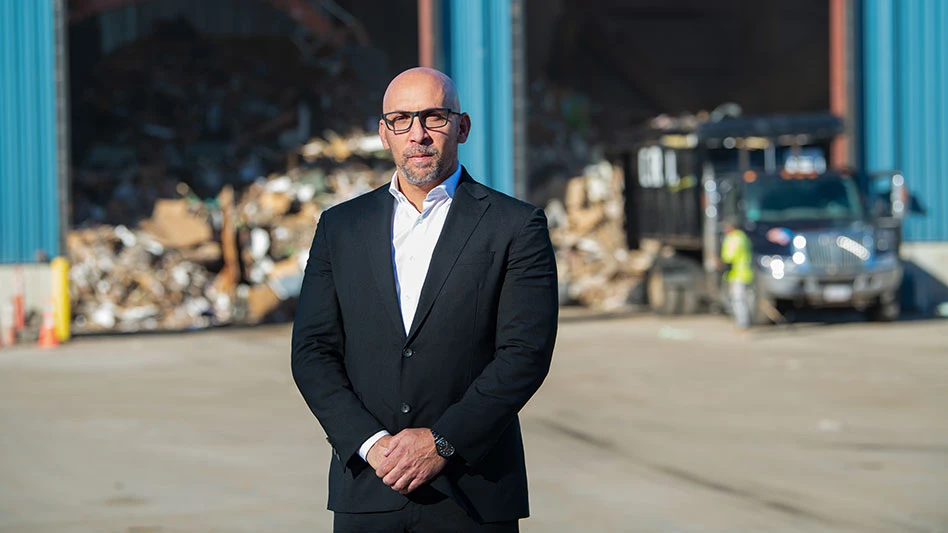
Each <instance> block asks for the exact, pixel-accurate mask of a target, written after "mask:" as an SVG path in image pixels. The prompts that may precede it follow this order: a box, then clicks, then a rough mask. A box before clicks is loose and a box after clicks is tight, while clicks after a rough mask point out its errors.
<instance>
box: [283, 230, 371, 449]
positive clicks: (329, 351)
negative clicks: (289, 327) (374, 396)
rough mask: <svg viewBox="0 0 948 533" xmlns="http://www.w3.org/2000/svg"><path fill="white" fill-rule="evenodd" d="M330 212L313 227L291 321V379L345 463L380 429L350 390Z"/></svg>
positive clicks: (350, 384)
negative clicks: (334, 270) (307, 256)
mask: <svg viewBox="0 0 948 533" xmlns="http://www.w3.org/2000/svg"><path fill="white" fill-rule="evenodd" d="M327 215H329V212H326V213H323V215H322V216H321V217H320V221H319V224H318V225H317V227H316V235H315V236H314V237H313V246H312V248H310V253H309V261H308V262H307V264H306V271H305V273H304V275H303V286H302V288H301V290H300V297H299V305H298V306H297V309H296V317H295V320H294V322H293V342H292V345H293V347H292V357H291V359H292V361H291V366H292V370H293V379H294V380H295V381H296V386H297V387H299V390H300V393H301V394H302V395H303V399H304V400H306V404H307V405H308V406H309V408H310V410H312V412H313V414H314V415H316V418H317V420H319V423H320V425H322V427H323V429H324V430H325V431H326V435H327V436H328V437H329V443H330V444H331V445H332V447H333V449H334V450H335V452H336V453H337V454H338V455H339V459H340V460H341V461H342V463H343V465H346V464H348V462H349V461H350V460H351V459H353V457H354V456H355V457H357V455H356V454H357V453H358V450H359V446H361V445H362V443H363V442H365V440H366V439H368V438H369V437H371V436H372V435H374V434H375V433H377V432H379V431H381V430H382V429H384V427H383V426H382V424H381V423H379V422H378V421H377V420H376V419H375V417H373V416H372V414H371V413H369V412H368V410H366V408H365V406H364V405H363V404H362V401H361V400H359V398H358V396H356V394H355V392H353V390H352V383H351V382H350V381H349V377H348V375H347V373H346V368H345V364H344V362H343V351H344V349H345V335H344V332H343V324H342V317H341V316H340V311H339V300H338V296H337V294H336V289H335V285H334V282H333V265H332V258H331V255H332V253H331V249H330V246H329V242H328V241H329V239H328V234H329V232H330V229H329V227H328V226H329V220H328V218H329V217H327Z"/></svg>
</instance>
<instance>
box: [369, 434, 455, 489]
mask: <svg viewBox="0 0 948 533" xmlns="http://www.w3.org/2000/svg"><path fill="white" fill-rule="evenodd" d="M366 460H367V461H368V463H369V466H371V467H372V468H374V469H375V475H377V476H378V477H379V478H381V479H382V482H383V483H385V484H386V485H388V486H389V487H391V488H392V489H394V490H397V491H398V492H399V493H401V494H408V493H410V492H412V491H413V490H415V489H417V488H418V487H420V486H422V485H424V484H425V483H427V482H429V481H431V479H432V478H433V477H435V476H436V475H438V472H441V470H442V469H444V466H445V465H446V464H447V462H448V461H447V459H445V458H444V457H441V456H440V455H438V451H437V449H436V448H435V444H434V436H432V434H431V430H429V429H426V428H413V429H403V430H402V431H400V432H399V433H398V434H397V435H386V436H385V437H382V438H381V439H379V440H378V442H376V443H375V444H374V445H373V446H372V448H371V449H369V453H368V454H366Z"/></svg>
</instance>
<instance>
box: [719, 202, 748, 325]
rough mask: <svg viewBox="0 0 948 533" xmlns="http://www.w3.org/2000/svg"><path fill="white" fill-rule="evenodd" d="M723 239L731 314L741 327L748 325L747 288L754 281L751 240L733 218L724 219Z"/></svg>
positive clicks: (722, 259) (722, 254)
mask: <svg viewBox="0 0 948 533" xmlns="http://www.w3.org/2000/svg"><path fill="white" fill-rule="evenodd" d="M723 225H724V241H723V242H722V243H721V261H723V262H724V263H727V264H728V265H730V270H728V272H727V273H726V274H725V280H726V281H727V282H728V289H729V290H728V292H729V294H730V299H731V314H732V315H733V316H734V321H735V322H736V323H737V326H738V327H739V328H741V329H747V328H749V327H750V322H751V317H750V306H749V304H748V302H747V299H748V298H747V294H748V292H747V288H748V287H749V286H750V285H751V284H752V283H753V282H754V270H753V267H752V266H751V261H752V257H753V255H752V253H751V242H750V239H749V238H748V237H747V234H746V233H744V232H743V231H742V230H741V229H740V228H738V222H737V221H736V220H734V219H733V218H728V219H726V220H725V221H724V224H723Z"/></svg>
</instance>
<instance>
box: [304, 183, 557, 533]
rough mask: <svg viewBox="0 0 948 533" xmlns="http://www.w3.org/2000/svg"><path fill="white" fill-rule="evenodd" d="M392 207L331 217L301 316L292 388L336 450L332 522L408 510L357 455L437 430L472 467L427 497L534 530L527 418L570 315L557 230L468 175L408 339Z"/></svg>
mask: <svg viewBox="0 0 948 533" xmlns="http://www.w3.org/2000/svg"><path fill="white" fill-rule="evenodd" d="M393 202H394V199H393V198H392V195H391V194H390V193H389V191H388V185H386V186H384V187H380V188H379V189H376V190H375V191H373V192H370V193H367V194H365V195H363V196H360V197H358V198H355V199H353V200H350V201H348V202H345V203H343V204H340V205H338V206H336V207H333V208H331V209H329V210H327V211H326V212H325V213H323V215H322V216H321V218H320V221H319V225H318V226H317V230H316V236H315V237H314V239H313V247H312V250H311V251H310V256H309V263H308V264H307V266H306V274H305V277H304V280H303V288H302V292H301V294H300V302H299V306H298V308H297V312H296V320H295V324H294V328H293V355H292V367H293V376H294V379H295V380H296V384H297V386H298V387H299V389H300V392H301V393H302V395H303V398H304V399H305V400H306V403H307V404H308V405H309V407H310V409H311V410H312V411H313V414H315V415H316V418H317V419H318V420H319V423H320V424H321V425H322V427H323V429H325V431H326V434H327V435H328V438H329V443H330V444H331V445H332V448H333V459H332V461H331V465H330V470H329V508H330V509H332V510H334V511H340V512H375V511H386V510H394V509H399V508H401V507H403V506H404V505H405V504H406V503H407V502H408V499H407V498H406V497H405V496H402V495H400V494H398V493H397V492H395V491H393V490H392V489H391V488H389V487H387V486H386V485H385V484H383V483H382V481H381V480H380V479H379V478H378V477H377V476H376V475H375V472H374V471H373V470H372V469H371V468H370V467H369V466H368V465H367V464H366V463H365V462H364V461H363V460H362V459H361V458H360V457H359V454H358V449H359V447H360V446H361V445H362V443H363V442H365V440H366V439H368V438H369V437H370V436H372V435H373V434H375V433H376V432H378V431H380V430H382V429H383V428H384V429H386V430H388V431H389V432H390V433H392V434H393V435H394V434H396V433H397V432H399V431H400V430H402V429H405V428H412V427H416V428H417V427H430V428H432V429H433V430H434V431H436V432H438V433H439V434H441V435H443V436H444V437H445V438H446V439H447V440H448V441H449V442H450V443H451V444H453V445H454V446H455V448H456V450H457V454H458V455H459V456H460V458H458V459H455V460H452V461H451V462H449V466H448V467H447V468H446V469H445V470H444V471H443V472H442V473H441V474H440V475H439V476H438V477H437V478H435V479H434V480H433V481H432V482H431V483H430V486H429V487H428V488H425V487H423V489H424V490H425V491H429V492H430V491H438V492H440V493H441V494H443V495H445V496H448V497H451V498H453V499H455V500H456V501H457V502H458V503H459V504H460V505H462V507H464V508H465V509H466V510H467V511H468V512H469V513H470V514H471V515H472V516H473V517H474V518H475V519H477V520H480V521H487V522H493V521H501V520H512V519H516V518H522V517H525V516H527V515H528V512H529V511H528V505H527V477H526V469H525V466H524V457H523V442H522V439H521V434H520V424H519V421H518V419H517V412H518V411H519V410H520V409H521V408H522V407H523V406H524V404H525V403H526V402H527V400H528V399H529V398H530V397H531V396H532V395H533V393H534V392H536V390H537V389H538V388H539V386H540V384H541V382H542V381H543V379H544V378H545V377H546V374H547V372H548V370H549V366H550V358H551V355H552V352H553V343H554V340H555V337H556V322H557V311H558V305H557V301H558V298H557V281H556V264H555V261H554V256H553V247H552V245H551V244H550V238H549V232H548V230H547V223H546V217H545V216H544V215H543V212H542V211H541V210H539V209H537V208H535V207H533V206H531V205H529V204H526V203H524V202H521V201H519V200H516V199H514V198H511V197H509V196H506V195H504V194H501V193H499V192H497V191H495V190H493V189H490V188H488V187H485V186H483V185H481V184H479V183H477V182H475V181H474V180H473V179H471V177H470V175H468V173H467V171H466V170H465V171H464V172H463V173H462V176H461V180H460V182H459V184H458V188H457V191H456V192H455V195H454V199H453V201H452V204H451V208H450V211H449V213H448V217H447V220H446V221H445V225H444V229H443V230H442V233H441V237H440V239H439V240H438V243H437V245H436V247H435V249H434V254H433V256H432V259H431V264H430V266H429V269H428V275H427V277H426V278H425V283H424V286H423V288H422V291H421V297H420V299H419V304H418V310H417V312H416V313H415V316H414V319H413V322H412V326H411V331H410V332H409V334H408V335H407V336H406V334H405V328H404V326H403V323H402V318H401V311H400V307H399V302H398V299H397V296H396V290H395V274H394V271H393V267H392V210H393V208H394V207H393Z"/></svg>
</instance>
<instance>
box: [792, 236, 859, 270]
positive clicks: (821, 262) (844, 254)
mask: <svg viewBox="0 0 948 533" xmlns="http://www.w3.org/2000/svg"><path fill="white" fill-rule="evenodd" d="M841 238H845V237H841ZM820 241H823V242H820ZM850 242H854V241H850ZM859 246H861V245H859ZM806 250H807V254H808V256H809V259H810V264H811V265H813V267H815V268H829V267H834V268H837V269H848V268H858V267H859V266H860V265H862V263H863V259H860V258H859V257H858V256H857V255H856V254H854V253H853V252H851V251H849V250H847V249H845V248H843V246H842V245H841V244H840V243H839V240H838V239H837V238H829V239H827V236H826V235H821V236H819V237H813V238H812V240H810V242H808V243H807V247H806Z"/></svg>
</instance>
